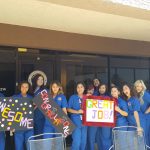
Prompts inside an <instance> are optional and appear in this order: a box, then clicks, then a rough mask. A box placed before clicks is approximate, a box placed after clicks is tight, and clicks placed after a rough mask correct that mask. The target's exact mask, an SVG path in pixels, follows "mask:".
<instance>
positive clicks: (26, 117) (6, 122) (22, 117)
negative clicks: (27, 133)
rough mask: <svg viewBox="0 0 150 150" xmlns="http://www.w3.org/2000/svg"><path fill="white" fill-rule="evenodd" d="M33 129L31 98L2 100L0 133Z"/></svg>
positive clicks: (0, 100)
mask: <svg viewBox="0 0 150 150" xmlns="http://www.w3.org/2000/svg"><path fill="white" fill-rule="evenodd" d="M32 128H33V105H32V100H31V99H29V98H14V97H4V98H0V131H9V130H13V129H15V130H28V129H32Z"/></svg>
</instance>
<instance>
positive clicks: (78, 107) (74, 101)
mask: <svg viewBox="0 0 150 150" xmlns="http://www.w3.org/2000/svg"><path fill="white" fill-rule="evenodd" d="M76 91H77V94H74V95H72V96H71V97H70V99H69V102H68V108H67V110H68V112H69V113H70V114H71V115H70V118H71V120H72V121H73V123H74V124H75V125H76V129H75V130H74V131H73V133H72V140H73V141H72V147H71V150H85V148H86V140H87V126H83V124H82V114H83V110H82V98H83V95H84V91H85V86H84V83H82V82H78V83H77V86H76Z"/></svg>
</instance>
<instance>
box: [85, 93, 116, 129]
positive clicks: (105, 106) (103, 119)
mask: <svg viewBox="0 0 150 150" xmlns="http://www.w3.org/2000/svg"><path fill="white" fill-rule="evenodd" d="M115 105H116V99H114V98H110V97H108V96H107V97H106V96H104V97H101V96H87V97H84V100H83V104H82V106H83V110H84V114H83V124H84V125H87V126H106V127H114V126H115V123H116V113H115Z"/></svg>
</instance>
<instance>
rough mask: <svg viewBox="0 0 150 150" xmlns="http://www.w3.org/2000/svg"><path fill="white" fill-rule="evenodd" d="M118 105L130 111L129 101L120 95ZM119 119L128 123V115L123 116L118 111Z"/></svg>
mask: <svg viewBox="0 0 150 150" xmlns="http://www.w3.org/2000/svg"><path fill="white" fill-rule="evenodd" d="M118 106H119V108H120V109H121V110H123V111H125V112H127V113H128V105H127V102H126V101H125V100H123V99H122V98H120V97H119V98H118ZM117 121H121V122H122V123H127V117H125V116H122V115H121V114H120V113H118V112H117ZM121 122H119V123H121Z"/></svg>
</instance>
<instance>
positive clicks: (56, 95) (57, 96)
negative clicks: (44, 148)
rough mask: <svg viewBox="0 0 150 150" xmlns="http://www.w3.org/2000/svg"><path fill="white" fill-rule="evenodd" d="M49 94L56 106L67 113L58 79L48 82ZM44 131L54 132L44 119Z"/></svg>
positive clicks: (65, 102)
mask: <svg viewBox="0 0 150 150" xmlns="http://www.w3.org/2000/svg"><path fill="white" fill-rule="evenodd" d="M50 95H51V97H52V99H53V100H54V101H55V102H56V103H57V104H58V106H59V107H60V108H61V109H62V111H64V113H65V114H67V109H66V108H67V100H66V97H65V95H64V92H63V89H62V85H61V84H60V82H58V81H53V82H52V83H51V84H50ZM44 133H56V131H55V128H54V127H53V125H52V124H51V123H50V122H49V121H48V119H46V122H45V126H44ZM52 136H53V135H52Z"/></svg>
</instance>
